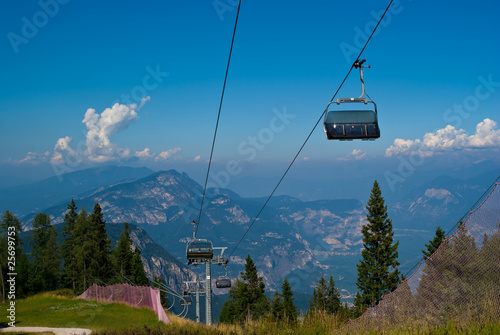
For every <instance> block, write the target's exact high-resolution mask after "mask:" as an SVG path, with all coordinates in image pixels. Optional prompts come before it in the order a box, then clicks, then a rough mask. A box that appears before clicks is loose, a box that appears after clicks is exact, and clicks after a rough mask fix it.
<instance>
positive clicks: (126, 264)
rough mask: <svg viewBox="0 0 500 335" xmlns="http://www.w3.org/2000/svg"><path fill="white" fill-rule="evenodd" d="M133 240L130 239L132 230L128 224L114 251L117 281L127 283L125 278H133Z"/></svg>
mask: <svg viewBox="0 0 500 335" xmlns="http://www.w3.org/2000/svg"><path fill="white" fill-rule="evenodd" d="M131 248H132V239H131V238H130V228H129V225H128V223H127V222H125V225H124V227H123V233H121V234H120V237H119V238H118V242H117V243H116V247H115V248H114V249H113V251H112V256H113V260H114V266H115V273H116V275H117V276H118V278H117V280H118V281H121V282H125V279H124V278H123V276H125V277H131V276H132V258H133V256H134V252H133V251H132V249H131Z"/></svg>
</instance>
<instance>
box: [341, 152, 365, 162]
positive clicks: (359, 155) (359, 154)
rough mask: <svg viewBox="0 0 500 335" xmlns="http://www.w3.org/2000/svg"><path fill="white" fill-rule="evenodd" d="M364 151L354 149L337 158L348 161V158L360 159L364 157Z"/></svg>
mask: <svg viewBox="0 0 500 335" xmlns="http://www.w3.org/2000/svg"><path fill="white" fill-rule="evenodd" d="M366 154H367V153H366V151H363V150H361V149H354V150H353V151H352V152H351V153H350V154H349V155H347V156H346V157H341V158H339V160H341V161H350V160H361V159H365V158H366Z"/></svg>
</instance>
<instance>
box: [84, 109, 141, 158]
mask: <svg viewBox="0 0 500 335" xmlns="http://www.w3.org/2000/svg"><path fill="white" fill-rule="evenodd" d="M143 102H145V101H144V100H143ZM142 105H143V103H141V106H142ZM136 110H137V105H136V104H131V105H122V104H119V103H116V104H114V105H113V106H112V107H111V108H106V109H105V110H104V111H103V112H102V113H101V114H100V115H99V114H98V113H96V111H95V109H93V108H89V109H87V112H86V113H85V117H84V118H83V120H82V123H84V124H85V127H86V128H87V135H86V145H87V149H86V151H87V158H88V159H89V160H90V161H95V162H103V161H107V160H111V159H113V158H114V157H115V154H119V153H118V152H116V151H115V150H116V145H115V144H113V143H111V140H110V137H111V136H112V135H114V134H116V133H117V132H119V131H120V130H123V129H126V128H127V127H128V126H130V125H131V124H133V123H134V122H136V121H137V120H138V119H139V115H138V114H137V111H136Z"/></svg>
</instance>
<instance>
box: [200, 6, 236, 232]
mask: <svg viewBox="0 0 500 335" xmlns="http://www.w3.org/2000/svg"><path fill="white" fill-rule="evenodd" d="M240 7H241V0H240V1H239V3H238V10H237V12H236V19H235V21H234V30H233V38H232V39H231V48H230V49H229V57H228V59H227V67H226V75H225V77H224V85H223V86H222V94H221V97H220V103H219V113H218V114H217V122H216V123H215V131H214V139H213V141H212V149H211V151H210V159H209V161H208V169H207V176H206V178H205V186H204V187H203V195H202V197H201V205H200V213H199V215H198V225H196V227H195V232H197V231H198V226H199V223H200V220H201V213H202V211H203V201H204V200H205V194H206V191H207V183H208V176H209V174H210V167H211V165H212V157H213V154H214V147H215V139H216V137H217V129H218V128H219V120H220V112H221V109H222V102H223V100H224V91H225V90H226V82H227V74H228V72H229V64H230V63H231V54H232V52H233V44H234V36H235V35H236V27H237V25H238V17H239V15H240Z"/></svg>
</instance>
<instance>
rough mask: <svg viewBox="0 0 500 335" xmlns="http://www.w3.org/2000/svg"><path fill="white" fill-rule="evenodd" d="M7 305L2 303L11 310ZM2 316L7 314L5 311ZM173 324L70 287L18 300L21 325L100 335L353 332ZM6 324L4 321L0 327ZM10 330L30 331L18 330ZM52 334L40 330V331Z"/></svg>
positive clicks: (494, 326) (411, 329) (325, 320)
mask: <svg viewBox="0 0 500 335" xmlns="http://www.w3.org/2000/svg"><path fill="white" fill-rule="evenodd" d="M6 308H7V304H1V305H0V309H1V310H5V309H6ZM0 315H1V314H0ZM169 318H170V321H171V324H170V325H165V324H163V323H161V322H159V321H158V317H157V316H156V314H155V313H154V312H153V311H151V310H149V309H137V308H133V307H129V306H126V305H123V304H111V303H110V304H107V303H96V302H95V301H87V300H80V299H74V298H73V297H72V295H71V294H70V293H69V292H68V291H66V290H63V291H56V292H51V293H43V294H39V295H36V296H33V297H30V298H27V299H19V300H18V301H17V302H16V326H18V327H35V326H38V327H57V328H59V327H63V328H88V329H91V330H92V331H93V333H94V334H95V335H143V334H144V335H146V334H147V335H163V334H185V335H193V334H200V335H201V334H203V335H222V334H234V335H240V334H241V335H243V334H245V335H246V334H259V335H260V334H293V335H309V334H311V335H312V334H314V335H320V334H332V333H338V334H343V333H347V332H346V331H344V332H342V331H340V332H338V329H339V328H341V327H342V324H343V323H344V321H343V320H339V319H338V318H337V317H335V316H333V315H327V314H318V315H315V316H314V317H312V318H306V319H304V320H303V321H302V322H300V323H299V324H296V325H293V326H291V325H283V324H277V323H275V322H272V321H270V320H265V319H264V320H259V321H254V322H251V323H247V324H244V325H224V324H222V325H215V326H212V327H207V326H205V325H203V324H196V323H194V322H193V321H190V320H186V319H181V318H178V317H175V316H172V315H169ZM491 321H492V322H490V323H488V324H470V323H469V324H468V323H464V322H455V323H453V322H450V323H448V324H447V325H446V326H444V327H441V328H437V329H436V328H429V327H422V325H417V324H415V325H409V326H407V327H404V328H399V329H396V330H392V331H386V332H384V334H397V335H399V334H431V335H452V334H453V335H454V334H464V335H466V334H500V320H498V319H493V320H491ZM1 325H5V323H3V322H0V326H1ZM379 333H380V332H374V331H373V330H370V329H356V330H354V331H353V330H351V331H349V334H379ZM6 334H11V335H13V334H18V335H21V334H27V333H22V332H21V333H20V332H12V333H6ZM40 334H45V335H51V333H37V335H40Z"/></svg>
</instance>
